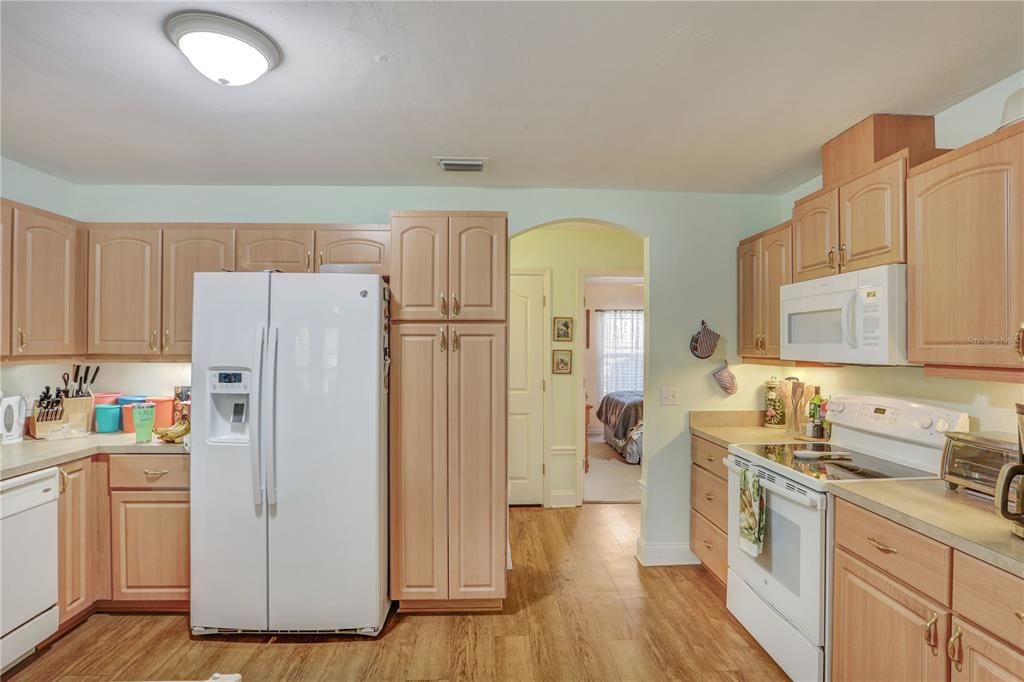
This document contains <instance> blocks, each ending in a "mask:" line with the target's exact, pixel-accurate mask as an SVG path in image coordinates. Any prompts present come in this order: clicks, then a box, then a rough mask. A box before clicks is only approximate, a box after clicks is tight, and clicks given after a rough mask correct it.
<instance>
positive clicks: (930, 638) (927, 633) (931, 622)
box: [923, 613, 939, 656]
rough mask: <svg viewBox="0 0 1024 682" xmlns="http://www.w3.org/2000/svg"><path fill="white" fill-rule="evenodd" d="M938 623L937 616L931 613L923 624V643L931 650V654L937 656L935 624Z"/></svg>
mask: <svg viewBox="0 0 1024 682" xmlns="http://www.w3.org/2000/svg"><path fill="white" fill-rule="evenodd" d="M938 622H939V614H937V613H933V614H932V617H931V618H929V619H928V622H927V623H925V624H924V626H923V627H924V642H925V644H927V645H928V646H930V647H931V648H932V653H933V654H934V655H936V656H938V655H939V648H938V645H937V644H936V642H935V624H936V623H938Z"/></svg>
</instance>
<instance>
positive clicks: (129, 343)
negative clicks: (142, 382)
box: [88, 225, 161, 356]
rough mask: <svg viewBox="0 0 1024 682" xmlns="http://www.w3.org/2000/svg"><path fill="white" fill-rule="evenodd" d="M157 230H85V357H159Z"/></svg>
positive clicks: (123, 227)
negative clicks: (86, 323)
mask: <svg viewBox="0 0 1024 682" xmlns="http://www.w3.org/2000/svg"><path fill="white" fill-rule="evenodd" d="M160 245H161V239H160V230H158V229H153V228H152V227H150V226H146V225H135V226H132V225H118V226H116V227H115V226H98V225H92V226H90V227H89V304H88V310H89V325H88V327H89V343H88V352H89V353H95V354H102V355H107V354H110V355H138V356H152V355H159V354H160V343H161V331H160V330H161V324H160V322H161V309H160V298H161V297H160V289H161V287H160V279H161V278H160V265H161V257H160Z"/></svg>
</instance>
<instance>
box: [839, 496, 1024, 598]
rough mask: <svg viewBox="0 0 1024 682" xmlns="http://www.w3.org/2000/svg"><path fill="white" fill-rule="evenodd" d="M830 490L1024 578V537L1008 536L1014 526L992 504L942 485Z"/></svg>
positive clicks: (902, 524) (880, 514) (869, 509)
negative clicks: (1011, 526)
mask: <svg viewBox="0 0 1024 682" xmlns="http://www.w3.org/2000/svg"><path fill="white" fill-rule="evenodd" d="M828 491H829V492H830V493H832V494H833V495H835V496H836V497H840V498H842V499H844V500H849V501H850V502H852V503H854V504H856V505H858V506H860V507H863V508H864V509H867V510H868V511H872V512H874V513H876V514H878V515H879V516H884V517H885V518H887V519H889V520H891V521H895V522H896V523H898V524H900V525H901V526H906V527H907V528H910V529H912V530H915V531H917V532H918V533H921V534H922V535H927V536H928V537H930V538H932V539H933V540H938V541H939V542H942V543H944V544H947V545H949V546H950V547H952V548H953V549H957V550H960V551H961V552H963V553H964V554H969V555H971V556H973V557H975V558H977V559H980V560H981V561H984V562H986V563H989V564H992V565H993V566H998V567H999V568H1001V569H1003V570H1004V571H1007V572H1009V573H1012V574H1014V575H1016V576H1018V577H1021V578H1024V539H1021V538H1018V537H1015V536H1014V535H1012V534H1011V533H1010V522H1009V521H1007V520H1006V519H1004V518H1002V517H1001V516H999V515H998V514H997V513H996V510H995V507H994V506H993V505H992V503H991V502H987V501H985V500H979V499H977V498H974V497H969V496H967V495H966V494H965V493H963V492H962V491H951V490H949V489H948V488H946V484H945V482H944V481H941V480H939V479H931V480H926V481H920V480H918V481H896V480H888V481H853V482H835V483H829V484H828Z"/></svg>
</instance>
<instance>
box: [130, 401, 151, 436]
mask: <svg viewBox="0 0 1024 682" xmlns="http://www.w3.org/2000/svg"><path fill="white" fill-rule="evenodd" d="M155 418H156V404H155V403H135V404H134V405H132V421H133V422H135V442H136V443H148V442H149V441H151V440H153V420H154V419H155Z"/></svg>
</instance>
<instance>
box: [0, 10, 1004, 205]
mask: <svg viewBox="0 0 1024 682" xmlns="http://www.w3.org/2000/svg"><path fill="white" fill-rule="evenodd" d="M181 9H213V10H216V11H219V12H223V13H226V14H229V15H232V16H234V17H237V18H239V19H242V20H245V21H248V22H250V23H252V24H254V25H255V26H257V27H259V28H261V29H263V30H264V31H266V32H267V33H269V34H270V35H271V36H272V37H273V38H274V39H275V40H276V41H277V42H278V44H279V45H280V46H281V49H282V51H283V53H284V62H283V63H282V64H281V66H280V67H278V68H277V69H276V70H274V71H272V72H270V73H269V74H267V75H266V76H264V77H263V78H262V79H261V80H259V81H257V82H256V83H255V84H253V85H251V86H247V87H243V88H226V87H222V86H218V85H216V84H214V83H211V82H209V81H207V80H206V79H205V78H203V77H202V76H200V75H199V74H198V73H197V72H195V71H194V70H193V69H192V67H191V66H190V65H189V64H188V62H187V61H186V60H185V58H184V57H183V56H182V55H181V54H180V53H179V52H178V51H177V50H176V48H175V47H174V46H173V45H172V44H171V43H170V42H169V41H168V40H167V39H166V37H165V36H164V34H163V28H162V24H163V20H164V19H165V18H166V17H167V15H169V14H171V13H172V12H175V11H178V10H181ZM0 21H2V36H0V37H2V53H0V56H2V70H0V77H2V81H0V83H2V92H0V94H2V112H0V113H2V129H0V132H2V149H0V151H2V153H3V155H4V156H6V157H8V158H11V159H14V160H16V161H20V162H22V163H25V164H27V165H30V166H33V167H35V168H38V169H40V170H42V171H45V172H48V173H51V174H54V175H57V176H60V177H63V178H66V179H69V180H71V181H74V182H78V183H97V184H107V183H140V184H144V183H159V184H285V185H289V184H290V185H302V184H340V185H448V184H451V185H455V184H472V185H486V186H529V187H614V188H629V189H665V190H685V191H720V192H769V193H775V192H780V191H784V190H787V189H790V188H791V187H793V186H795V185H797V184H799V183H800V182H802V181H804V180H807V179H809V178H811V177H813V176H814V175H816V174H817V173H818V148H819V146H820V145H821V143H822V142H824V141H825V140H827V139H828V138H830V137H832V136H833V135H835V134H837V133H839V132H841V131H842V130H843V129H845V128H846V127H848V126H849V125H851V124H852V123H854V122H856V121H857V120H859V119H861V118H862V117H864V116H865V115H867V114H869V113H871V112H892V113H924V114H930V113H935V112H938V111H941V110H942V109H944V108H945V107H947V106H949V105H950V104H952V103H954V102H957V101H959V100H961V99H963V98H965V97H967V96H969V95H971V94H973V93H974V92H977V91H978V90H980V89H982V88H984V87H985V86H987V85H989V84H991V83H994V82H996V81H998V80H1000V79H1002V78H1005V77H1006V76H1008V75H1010V74H1012V73H1014V72H1016V71H1018V70H1020V69H1022V68H1024V3H1020V2H1012V3H979V2H963V3H944V2H908V3H898V4H896V3H860V2H853V3H832V2H808V3H800V2H797V3H739V2H726V3H658V4H647V3H643V4H641V3H521V2H507V3H497V2H488V3H436V2H435V3H401V4H389V3H379V2H372V3H361V4H356V3H351V4H350V3H340V2H318V3H304V2H249V3H217V2H208V3H203V4H199V3H188V4H185V3H177V2H122V3H116V2H10V1H7V0H5V1H4V2H3V3H2V5H0ZM435 155H479V156H488V157H491V159H492V161H491V164H490V166H489V168H488V170H487V171H486V172H485V173H483V174H480V175H468V176H467V175H466V174H458V175H452V174H442V173H441V171H439V170H437V169H436V168H435V166H434V164H433V162H432V160H431V157H432V156H435Z"/></svg>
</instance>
